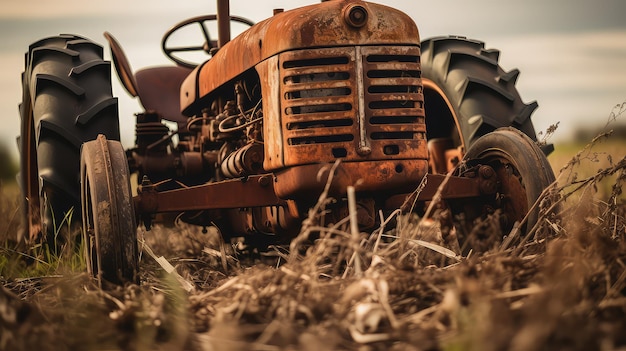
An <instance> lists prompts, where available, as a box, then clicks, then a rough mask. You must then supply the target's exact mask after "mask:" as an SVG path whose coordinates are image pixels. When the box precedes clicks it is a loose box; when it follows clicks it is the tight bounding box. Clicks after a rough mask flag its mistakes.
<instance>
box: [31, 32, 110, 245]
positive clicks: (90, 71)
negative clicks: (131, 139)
mask: <svg viewBox="0 0 626 351" xmlns="http://www.w3.org/2000/svg"><path fill="white" fill-rule="evenodd" d="M25 65H26V67H25V71H24V73H23V74H22V86H23V97H22V104H21V105H20V114H21V119H22V120H21V136H20V139H19V143H20V151H21V174H20V183H21V187H22V193H23V196H24V198H25V199H26V205H25V206H24V215H25V217H26V222H25V223H27V226H26V228H25V229H26V231H27V232H26V233H25V237H26V238H28V239H30V240H35V239H36V238H37V237H39V236H40V235H41V234H43V235H44V236H45V237H46V238H48V239H50V238H51V237H52V236H54V235H56V233H57V232H58V230H59V228H60V227H61V226H62V225H63V224H64V221H65V224H67V223H68V222H69V223H70V224H77V223H78V222H79V221H80V218H81V215H80V195H79V191H80V186H79V172H80V171H79V167H80V147H81V145H82V144H83V143H84V142H86V141H88V140H93V139H95V138H96V137H97V135H98V134H104V135H106V137H107V138H108V139H110V140H119V139H120V132H119V120H118V106H117V99H116V98H114V97H113V96H112V89H111V65H110V62H108V61H105V60H103V50H102V47H101V46H100V45H98V44H95V43H94V42H92V41H89V40H88V39H85V38H82V37H79V36H75V35H60V36H56V37H50V38H46V39H43V40H40V41H38V42H36V43H34V44H32V45H31V46H30V47H29V50H28V53H27V54H26V62H25Z"/></svg>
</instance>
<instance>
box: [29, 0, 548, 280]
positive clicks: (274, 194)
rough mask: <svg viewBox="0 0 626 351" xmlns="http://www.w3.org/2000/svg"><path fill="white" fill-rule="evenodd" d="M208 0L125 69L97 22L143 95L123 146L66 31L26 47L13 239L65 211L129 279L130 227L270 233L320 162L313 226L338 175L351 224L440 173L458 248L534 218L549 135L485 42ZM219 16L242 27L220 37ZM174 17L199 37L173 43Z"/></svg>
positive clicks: (100, 266)
mask: <svg viewBox="0 0 626 351" xmlns="http://www.w3.org/2000/svg"><path fill="white" fill-rule="evenodd" d="M217 4H218V11H217V14H216V15H207V16H200V17H195V18H191V19H188V20H185V21H183V22H181V23H179V24H177V25H175V26H174V27H173V28H172V29H171V30H169V31H168V32H167V33H165V35H164V37H163V40H162V49H163V52H164V53H165V55H166V56H167V57H169V58H170V59H171V60H172V61H173V62H174V65H170V66H162V67H152V68H145V69H141V70H138V71H136V72H133V71H132V70H131V68H130V65H129V62H128V60H127V58H126V55H125V54H124V52H123V50H122V48H121V46H120V44H119V43H118V42H117V41H116V39H115V38H114V37H113V36H112V35H111V34H109V33H105V37H106V39H107V41H108V43H109V45H110V48H111V53H112V55H111V56H112V60H113V62H114V68H115V71H116V72H117V75H118V76H119V78H120V80H121V82H122V83H123V86H124V87H125V88H126V90H127V91H128V93H129V94H130V95H131V96H132V97H138V98H139V100H140V102H141V104H142V106H143V107H144V111H143V112H141V113H138V114H136V143H135V145H134V146H133V147H132V148H130V149H127V150H124V148H123V147H122V146H121V144H120V142H119V139H120V133H119V123H118V118H119V117H118V105H117V99H116V98H115V97H113V96H112V89H111V71H112V68H111V64H110V62H108V61H105V60H104V59H103V48H102V47H101V46H100V45H98V44H96V43H94V42H92V41H90V40H88V39H86V38H83V37H80V36H76V35H60V36H55V37H50V38H46V39H43V40H40V41H38V42H36V43H34V44H32V45H31V46H30V48H29V50H28V52H27V54H26V66H25V71H24V73H23V75H22V77H23V101H22V104H21V105H20V113H21V128H22V129H21V137H20V139H19V143H20V149H21V175H20V179H21V187H22V191H23V196H24V198H25V199H26V201H25V206H24V216H25V218H26V224H27V225H26V226H25V236H26V237H28V238H31V240H35V239H36V238H37V237H40V238H41V237H44V238H45V237H49V236H50V235H52V234H53V232H54V226H55V224H58V223H60V222H61V221H62V220H63V219H64V218H67V214H68V213H69V212H70V211H72V209H73V213H74V216H73V217H74V218H81V220H82V228H83V230H82V232H83V237H82V240H85V242H86V245H85V246H86V247H87V249H86V251H87V261H88V262H87V263H88V267H89V270H90V272H91V273H93V274H94V275H95V276H96V277H97V278H98V279H99V280H100V281H107V282H112V283H117V284H120V283H123V282H136V281H137V279H138V278H137V269H138V268H137V266H138V262H137V260H138V247H137V237H136V235H137V234H136V233H137V225H138V224H143V225H145V227H146V228H147V229H150V227H151V225H152V222H153V220H154V218H155V215H157V214H168V213H171V214H177V215H178V217H177V218H179V219H180V220H182V221H184V222H187V223H190V224H194V225H198V226H216V227H217V228H219V230H220V232H221V233H222V235H223V237H224V238H225V239H228V238H231V237H245V238H249V239H250V240H252V241H257V242H266V243H267V242H288V241H289V240H290V239H291V238H293V237H294V236H295V235H296V234H297V233H298V231H299V229H300V226H301V223H302V220H303V218H304V217H305V216H306V215H307V212H308V209H309V208H310V207H311V206H313V205H314V204H315V203H316V201H317V199H318V196H319V195H320V193H321V192H322V190H323V189H324V187H325V185H326V179H327V176H328V174H329V172H330V171H329V170H330V169H331V168H330V167H329V165H332V164H334V163H336V161H337V160H340V162H339V163H338V166H337V167H336V168H335V170H334V173H333V175H334V176H333V182H332V184H331V186H330V189H329V194H330V195H331V196H333V197H334V198H335V199H336V200H337V201H335V202H334V203H333V204H330V205H329V208H328V209H327V210H328V215H327V216H326V217H325V218H327V220H328V221H330V222H332V221H336V220H338V219H340V218H341V216H342V214H345V209H346V189H347V187H348V186H354V189H355V191H356V199H357V211H358V216H357V218H358V222H359V223H358V225H359V228H360V229H361V230H363V231H367V230H368V229H373V228H375V227H376V226H377V224H379V223H378V222H379V220H378V219H377V217H378V216H377V213H378V211H379V210H393V209H397V208H399V206H401V204H402V203H403V202H404V201H405V199H406V198H407V194H411V193H413V192H414V190H415V189H416V188H417V186H418V185H419V184H420V183H421V184H423V185H424V187H423V189H422V190H421V191H420V192H419V194H418V195H417V196H414V199H413V200H414V201H415V202H416V204H417V206H415V208H416V211H419V209H420V208H423V206H421V207H420V204H422V205H423V204H425V203H428V202H429V201H430V200H432V199H433V196H435V194H436V192H437V189H438V188H439V187H440V185H442V183H443V182H444V181H445V182H446V184H445V187H444V188H442V189H443V191H442V192H441V198H442V203H443V204H444V205H445V207H446V208H447V209H449V211H450V212H451V213H452V216H451V217H452V221H453V223H454V226H455V227H456V229H457V237H458V239H459V241H460V242H461V244H462V243H463V240H464V239H466V237H467V233H468V231H469V229H470V228H471V227H472V225H473V223H474V221H476V220H478V219H481V218H484V217H485V216H487V215H489V214H494V213H497V214H499V216H500V225H501V226H502V229H503V232H505V233H506V232H507V231H508V230H511V228H513V226H514V225H515V223H520V222H523V223H524V226H523V230H525V228H530V227H531V226H532V225H533V224H534V223H535V222H536V221H537V217H538V210H537V209H536V208H535V207H533V203H534V202H535V201H536V199H537V198H538V197H539V196H540V194H541V193H542V191H543V190H544V189H545V188H546V187H547V186H548V185H549V184H550V183H552V182H553V181H554V175H553V173H552V170H551V168H550V165H549V164H548V162H547V160H546V157H545V155H546V154H548V153H549V152H550V151H551V146H550V145H548V146H545V145H544V146H543V147H539V146H538V145H537V143H536V134H535V131H534V127H533V125H532V122H531V120H530V115H531V114H532V112H533V111H534V109H535V108H536V107H537V104H536V103H534V102H533V103H529V104H526V103H524V102H522V100H521V98H520V96H519V93H518V91H517V89H516V87H515V81H516V78H517V76H518V74H519V71H518V70H512V71H504V70H503V69H502V68H501V67H500V66H499V64H498V55H499V52H498V51H497V50H493V49H485V47H484V44H483V43H482V42H480V41H476V40H470V39H466V38H464V37H452V36H450V37H437V38H432V39H427V40H423V41H422V40H420V37H419V33H418V28H417V26H416V24H415V23H414V21H413V20H412V19H411V18H410V17H409V16H407V15H406V14H404V13H402V12H400V11H398V10H396V9H393V8H390V7H387V6H382V5H378V4H375V3H369V2H364V1H361V0H332V1H323V2H321V3H316V4H313V5H310V6H306V7H303V8H298V9H294V10H290V11H282V10H274V14H273V15H272V16H271V17H269V18H268V19H266V20H264V21H262V22H260V23H257V24H255V23H253V22H251V21H250V20H247V19H245V18H241V17H237V16H231V15H230V13H229V12H230V11H229V3H228V0H217ZM212 21H213V22H216V24H217V28H218V37H217V40H215V39H214V38H213V37H212V36H211V33H209V31H208V29H207V28H208V27H207V23H208V22H212ZM231 22H238V23H240V24H243V25H246V26H249V28H248V29H246V30H245V31H243V32H242V33H241V34H239V35H238V36H236V37H235V38H234V39H232V40H231V38H230V36H231V35H230V28H231V27H230V24H231ZM213 24H214V25H215V23H213ZM189 28H191V29H192V30H193V29H194V28H195V30H198V31H199V33H200V35H201V36H202V40H201V42H198V43H195V44H193V45H181V44H177V42H176V40H175V39H176V33H179V31H181V30H188V29H189ZM190 53H192V54H202V55H206V56H205V57H203V58H202V61H201V62H193V61H190V60H189V59H188V58H187V56H186V55H188V54H190ZM194 57H195V56H194ZM166 121H167V122H168V123H164V122H166ZM133 173H135V174H137V175H138V177H137V179H138V180H137V183H138V184H137V192H136V195H134V196H133V194H132V191H131V184H130V183H131V180H130V179H131V174H133ZM424 180H425V181H424ZM525 217H526V219H525V220H524V221H522V219H524V218H525Z"/></svg>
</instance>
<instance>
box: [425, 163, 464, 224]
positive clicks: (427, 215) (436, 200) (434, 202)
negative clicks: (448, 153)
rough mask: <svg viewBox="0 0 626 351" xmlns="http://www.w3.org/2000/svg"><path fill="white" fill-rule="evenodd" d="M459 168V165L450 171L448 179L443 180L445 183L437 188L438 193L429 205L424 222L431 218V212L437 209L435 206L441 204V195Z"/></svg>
mask: <svg viewBox="0 0 626 351" xmlns="http://www.w3.org/2000/svg"><path fill="white" fill-rule="evenodd" d="M457 168H458V165H457V166H455V167H454V168H453V169H452V170H450V172H448V174H446V177H445V178H444V179H443V182H441V184H439V187H438V188H437V192H435V195H434V196H433V199H432V200H431V201H430V204H429V205H428V208H427V209H426V212H425V213H424V217H422V220H423V219H424V218H429V217H430V214H431V212H432V211H433V209H434V208H435V205H437V204H439V202H440V201H441V193H442V192H443V189H445V188H446V185H448V181H449V180H450V178H451V177H452V173H454V171H456V169H457Z"/></svg>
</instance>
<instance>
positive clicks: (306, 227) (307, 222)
mask: <svg viewBox="0 0 626 351" xmlns="http://www.w3.org/2000/svg"><path fill="white" fill-rule="evenodd" d="M340 163H341V159H337V161H335V163H334V164H333V165H332V167H331V168H330V171H329V172H328V178H327V179H326V185H325V186H324V191H322V193H321V194H320V196H319V198H318V200H317V203H316V204H315V206H314V207H313V208H312V209H310V210H309V216H308V217H307V218H305V219H304V220H303V221H302V229H301V230H300V234H298V235H297V236H296V237H295V238H294V239H293V240H292V241H291V244H290V245H289V252H290V254H289V260H291V261H293V260H295V259H296V258H297V252H298V247H299V246H300V244H301V243H302V242H304V241H306V240H307V239H308V238H309V234H310V233H311V229H310V227H311V226H312V225H313V219H314V218H315V216H316V214H317V213H319V211H320V210H321V209H322V207H323V206H325V205H326V200H327V198H328V191H329V190H330V186H331V185H332V183H333V179H334V176H335V171H336V170H337V167H339V164H340ZM326 169H327V168H322V169H321V170H320V171H319V173H318V174H317V176H318V178H319V177H320V176H321V174H322V172H323V171H324V170H326Z"/></svg>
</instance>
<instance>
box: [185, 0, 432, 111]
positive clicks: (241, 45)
mask: <svg viewBox="0 0 626 351" xmlns="http://www.w3.org/2000/svg"><path fill="white" fill-rule="evenodd" d="M355 3H356V4H358V5H359V6H362V7H363V8H365V9H366V10H367V12H368V16H367V23H366V24H364V25H363V26H362V27H360V28H355V27H353V26H352V25H350V24H349V23H347V22H346V21H345V19H344V16H343V15H342V13H343V11H344V8H346V6H350V5H352V4H355ZM419 44H420V38H419V33H418V30H417V26H416V25H415V23H414V22H413V20H412V19H411V18H410V17H409V16H408V15H406V14H404V13H402V12H400V11H398V10H395V9H392V8H390V7H386V6H382V5H377V4H372V3H368V2H364V1H358V0H347V1H327V2H323V3H321V4H315V5H311V6H305V7H302V8H299V9H295V10H292V11H286V12H282V13H278V14H277V15H275V16H273V17H271V18H269V19H267V20H265V21H263V22H260V23H258V24H257V25H255V26H254V27H253V28H251V29H249V30H248V31H246V32H244V33H242V34H241V35H239V36H238V37H237V38H234V39H233V40H231V41H230V42H229V43H228V45H225V46H224V47H222V48H221V49H220V50H219V52H217V54H215V56H213V58H212V59H211V60H209V61H208V62H207V63H206V64H205V65H202V66H199V67H198V68H196V74H192V75H190V76H189V78H188V79H187V80H186V81H185V82H184V84H183V88H182V89H181V95H180V96H181V108H182V109H183V111H184V114H186V115H190V114H193V113H194V112H193V111H194V110H195V109H197V108H198V107H199V106H197V105H194V102H195V101H196V100H197V99H198V98H202V97H204V96H206V95H207V94H210V93H212V92H214V91H215V89H217V88H218V87H220V86H222V85H223V84H225V83H226V82H228V81H230V80H232V79H233V78H235V77H237V76H238V75H240V74H242V73H243V72H245V71H247V70H249V69H252V68H254V67H255V66H256V65H257V64H258V63H260V62H262V61H264V60H266V59H268V58H270V57H272V56H274V55H277V54H279V53H281V52H285V51H290V50H298V49H303V48H310V47H329V46H337V47H339V46H354V45H357V46H358V45H410V46H419ZM242 53H245V54H242ZM192 97H193V98H192Z"/></svg>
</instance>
